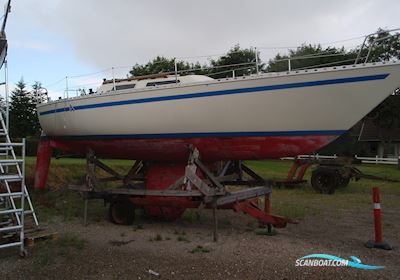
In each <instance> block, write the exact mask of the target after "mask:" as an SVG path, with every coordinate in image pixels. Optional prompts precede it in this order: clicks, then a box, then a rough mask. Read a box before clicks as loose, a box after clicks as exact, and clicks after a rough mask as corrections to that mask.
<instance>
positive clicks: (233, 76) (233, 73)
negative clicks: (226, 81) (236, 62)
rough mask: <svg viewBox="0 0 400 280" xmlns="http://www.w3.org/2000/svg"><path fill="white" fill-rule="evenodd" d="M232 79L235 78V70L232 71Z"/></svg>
mask: <svg viewBox="0 0 400 280" xmlns="http://www.w3.org/2000/svg"><path fill="white" fill-rule="evenodd" d="M232 78H235V70H232Z"/></svg>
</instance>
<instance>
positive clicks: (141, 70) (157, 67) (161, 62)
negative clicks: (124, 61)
mask: <svg viewBox="0 0 400 280" xmlns="http://www.w3.org/2000/svg"><path fill="white" fill-rule="evenodd" d="M199 67H200V64H199V63H197V64H190V63H187V62H183V61H177V68H178V71H184V70H189V69H195V68H199ZM174 71H175V59H174V58H171V59H168V58H165V57H163V56H157V57H156V58H155V59H153V60H152V61H149V62H148V63H147V64H145V65H139V64H136V65H135V66H133V67H132V69H131V70H130V71H129V73H130V74H131V75H132V76H135V77H137V76H144V75H150V74H158V73H173V72H174Z"/></svg>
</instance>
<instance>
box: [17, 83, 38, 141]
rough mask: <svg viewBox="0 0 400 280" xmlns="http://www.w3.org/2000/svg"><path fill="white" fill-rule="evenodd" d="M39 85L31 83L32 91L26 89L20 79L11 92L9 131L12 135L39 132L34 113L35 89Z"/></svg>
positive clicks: (33, 134)
mask: <svg viewBox="0 0 400 280" xmlns="http://www.w3.org/2000/svg"><path fill="white" fill-rule="evenodd" d="M40 87H41V85H40V83H39V82H36V83H35V84H34V85H33V91H31V92H29V91H28V90H27V89H26V84H25V82H24V80H23V78H21V80H20V81H19V82H18V83H17V84H16V88H15V89H14V90H13V91H12V92H11V101H10V133H11V136H12V137H18V138H22V137H28V136H37V135H39V134H40V125H39V121H38V117H37V114H36V104H35V100H34V97H35V95H34V94H35V91H37V90H38V89H39V88H40Z"/></svg>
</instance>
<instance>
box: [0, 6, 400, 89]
mask: <svg viewBox="0 0 400 280" xmlns="http://www.w3.org/2000/svg"><path fill="white" fill-rule="evenodd" d="M2 2H5V1H4V0H2ZM399 10H400V1H399V0H379V1H378V0H375V1H373V0H335V1H325V0H302V1H297V0H292V1H289V0H280V1H272V0H247V1H243V0H242V1H238V0H202V1H191V0H168V1H162V0H146V1H139V0H136V1H135V0H107V1H106V0H79V1H78V0H68V1H66V0H63V1H61V0H40V1H39V0H37V1H36V0H24V1H21V0H13V1H12V12H11V14H10V15H9V21H8V26H7V30H6V31H7V35H8V39H9V57H8V60H9V72H10V82H11V83H15V82H17V81H18V80H19V79H20V78H21V77H23V78H24V80H25V81H26V82H27V83H28V84H31V83H33V82H34V81H40V82H42V84H43V85H45V86H48V87H49V90H51V91H52V92H57V91H62V89H63V88H64V86H65V81H62V79H63V77H65V76H76V75H80V74H86V73H94V72H98V71H102V70H103V69H107V68H110V67H112V66H115V67H121V68H119V69H118V71H116V72H117V75H122V76H123V75H126V73H127V72H128V70H129V67H128V66H130V65H134V64H135V63H145V62H147V61H148V60H150V59H152V58H153V57H155V56H156V55H164V56H167V57H192V56H202V55H212V54H220V53H224V52H226V51H227V50H229V48H231V47H232V46H234V45H235V44H240V45H241V46H242V47H250V46H253V47H254V46H257V47H270V48H274V47H291V46H298V45H300V44H302V43H331V42H336V41H341V40H346V39H350V38H355V37H359V36H360V35H365V34H368V33H371V32H374V31H376V30H377V28H378V27H383V28H397V27H400V21H399V19H398V11H399ZM360 41H361V39H354V40H349V41H343V42H339V43H335V44H336V45H345V46H347V47H352V46H355V45H356V44H359V43H360ZM279 51H280V52H284V51H285V50H284V49H273V50H268V49H263V50H262V51H261V56H262V59H264V60H267V59H268V58H269V57H271V56H272V55H274V54H276V53H277V52H279ZM110 76H111V71H108V72H104V73H99V74H93V75H88V76H83V77H76V78H70V79H69V82H70V84H72V85H70V86H71V87H72V86H76V84H82V85H87V86H89V84H91V83H95V82H96V81H97V80H98V79H99V78H100V77H110ZM58 81H59V82H58ZM57 82H58V83H57ZM93 87H95V85H94V86H93Z"/></svg>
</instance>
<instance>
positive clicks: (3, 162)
mask: <svg viewBox="0 0 400 280" xmlns="http://www.w3.org/2000/svg"><path fill="white" fill-rule="evenodd" d="M23 162H24V160H22V159H0V164H1V165H10V164H17V163H23Z"/></svg>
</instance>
